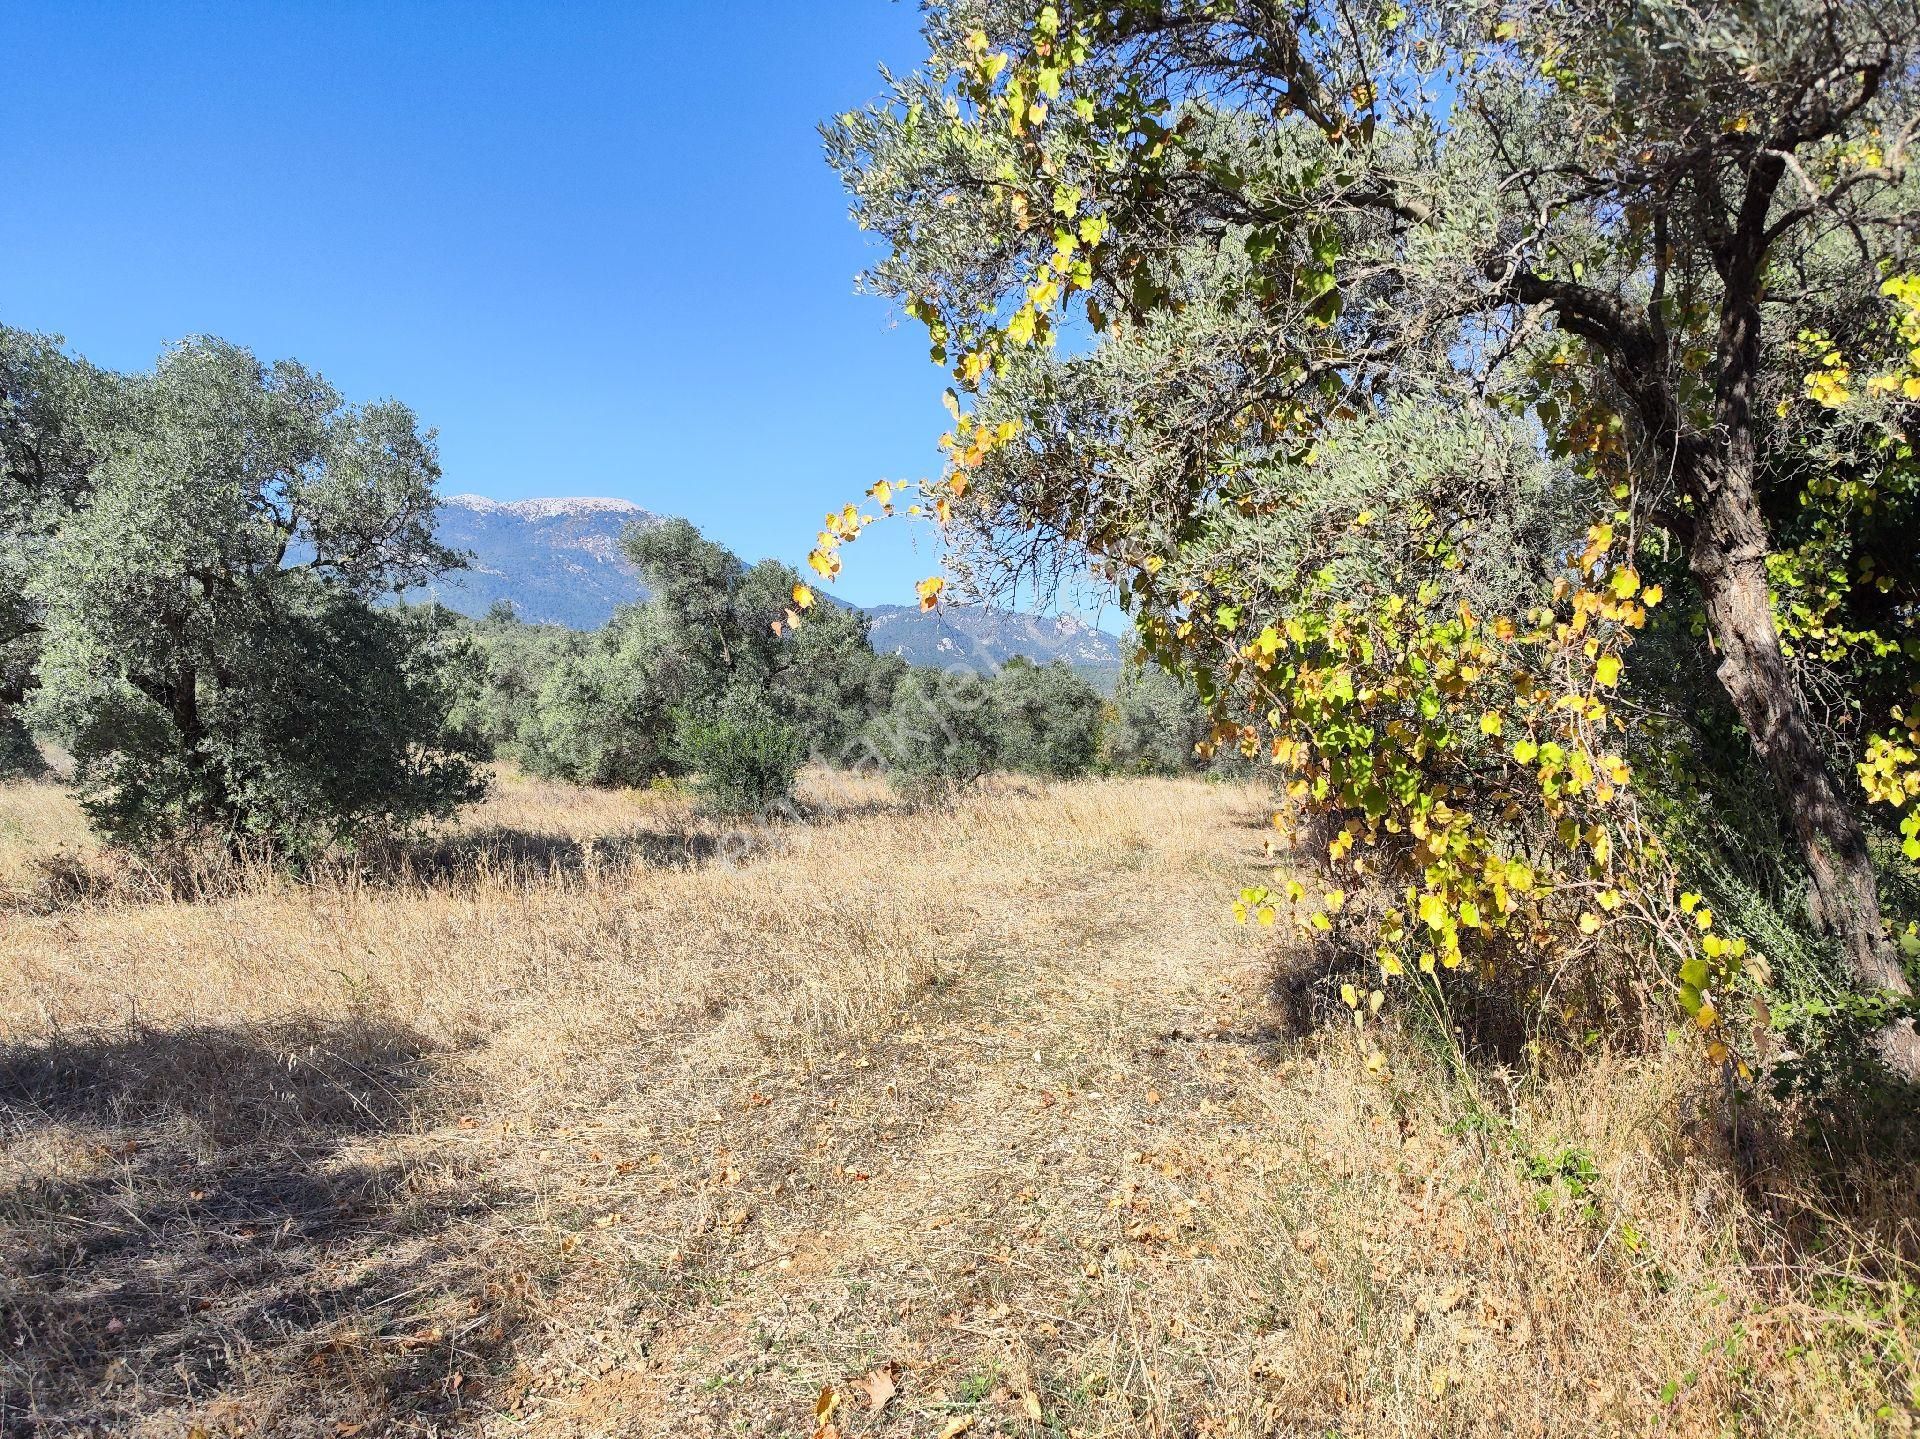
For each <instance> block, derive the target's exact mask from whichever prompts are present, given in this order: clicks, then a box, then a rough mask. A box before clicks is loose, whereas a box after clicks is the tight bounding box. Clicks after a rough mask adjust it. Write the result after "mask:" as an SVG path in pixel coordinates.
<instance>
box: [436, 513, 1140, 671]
mask: <svg viewBox="0 0 1920 1439" xmlns="http://www.w3.org/2000/svg"><path fill="white" fill-rule="evenodd" d="M665 518H666V517H665V516H664V515H659V514H655V513H654V512H653V511H651V510H646V509H642V508H641V507H640V506H639V505H636V504H634V503H633V502H632V501H630V500H617V499H608V498H601V497H595V496H584V495H583V496H571V497H555V498H543V499H527V500H491V499H488V498H487V497H486V496H484V495H448V496H445V497H444V498H443V499H442V500H441V502H440V516H439V524H438V529H437V534H438V538H439V540H440V543H441V544H443V545H446V546H447V547H448V548H450V549H454V550H459V551H461V552H463V553H466V554H469V555H470V556H471V559H470V561H469V567H468V568H467V569H465V570H457V571H455V572H454V573H452V574H450V575H447V576H445V577H443V578H442V579H440V580H438V581H436V582H435V583H434V584H432V585H429V586H426V587H423V588H421V589H419V590H414V591H411V592H409V593H408V595H407V598H408V599H409V600H411V601H415V602H422V601H426V600H438V601H439V602H440V603H441V604H443V605H446V606H447V607H448V608H449V609H454V610H458V611H459V612H460V613H462V614H466V615H473V616H476V617H478V616H480V615H483V614H485V613H486V612H487V611H488V610H489V609H490V608H492V607H493V606H494V605H495V604H497V603H499V602H500V601H502V600H505V601H507V602H508V603H510V604H511V605H512V606H513V610H514V614H515V615H516V616H518V617H519V618H520V619H522V620H524V621H526V622H527V623H529V624H546V625H564V626H566V627H567V628H568V629H576V630H591V629H598V628H599V627H600V626H601V625H603V624H605V623H606V622H607V620H608V618H609V617H610V616H611V615H612V614H613V612H614V610H615V609H617V608H618V607H619V606H621V605H623V604H628V603H631V602H632V601H634V600H641V599H645V598H646V595H647V588H646V586H645V585H644V584H642V583H641V580H640V576H639V574H638V572H636V571H635V569H634V567H633V565H632V564H631V563H630V562H629V561H628V560H627V558H626V556H625V555H624V554H623V553H621V550H620V534H621V532H622V531H623V530H625V529H626V528H627V526H629V525H657V524H660V523H661V522H662V521H663V520H664V519H665ZM866 613H867V614H868V615H870V616H871V617H872V620H873V631H872V636H873V647H874V648H875V649H876V650H878V651H880V652H881V653H882V654H888V653H891V654H897V655H901V656H903V657H904V658H905V659H906V660H907V661H908V662H909V663H912V664H920V665H939V666H954V665H958V666H963V667H965V668H967V669H973V670H980V671H983V672H985V671H992V670H995V669H998V668H999V667H1000V666H1001V665H1002V664H1004V663H1006V661H1008V660H1009V659H1012V658H1013V657H1014V656H1015V655H1025V656H1026V657H1027V658H1028V659H1031V660H1036V661H1038V662H1040V663H1043V664H1044V663H1047V662H1049V661H1052V660H1056V659H1060V660H1065V661H1066V662H1067V663H1068V664H1071V665H1073V666H1074V667H1075V668H1076V669H1078V670H1081V671H1082V672H1083V673H1086V674H1088V675H1089V676H1090V677H1092V678H1095V679H1100V678H1103V677H1105V676H1108V675H1110V674H1113V673H1117V672H1118V670H1119V667H1120V659H1121V655H1120V642H1119V641H1118V640H1117V639H1115V638H1114V637H1113V636H1112V635H1110V634H1107V633H1105V632H1104V631H1102V630H1098V629H1095V628H1094V627H1093V626H1091V625H1088V624H1083V623H1082V622H1080V621H1079V620H1076V619H1073V618H1070V617H1067V616H1044V615H1025V614H1017V613H1014V612H1011V611H1007V610H995V609H987V608H984V607H979V606H966V605H943V606H941V607H940V608H938V609H934V610H927V611H922V610H920V609H919V608H918V607H917V606H913V605H876V606H874V607H873V608H871V609H869V610H867V611H866Z"/></svg>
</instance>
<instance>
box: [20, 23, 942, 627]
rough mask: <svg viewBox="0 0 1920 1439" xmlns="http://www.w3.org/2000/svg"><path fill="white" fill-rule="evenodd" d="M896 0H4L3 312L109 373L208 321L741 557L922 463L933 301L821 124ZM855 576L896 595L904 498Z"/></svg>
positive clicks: (766, 548)
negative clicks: (678, 520)
mask: <svg viewBox="0 0 1920 1439" xmlns="http://www.w3.org/2000/svg"><path fill="white" fill-rule="evenodd" d="M917 31H918V15H917V12H916V10H915V9H914V7H913V6H912V5H911V4H910V3H895V0H830V3H823V4H812V5H808V4H792V3H788V4H776V3H757V0H733V3H727V4H715V5H702V4H689V3H667V0H625V3H613V0H608V3H576V0H567V3H561V0H520V3H513V4H504V3H475V0H460V3H434V0H405V3H394V0H385V3H370V0H359V3H356V0H347V3H341V0H329V3H319V0H313V3H291V0H276V3H251V4H245V5H242V4H198V3H187V0H145V3H131V0H129V3H120V4H94V3H86V0H8V3H7V4H5V5H0V56H4V57H5V58H4V60H3V61H0V67H3V69H0V134H4V135H5V136H6V137H7V152H8V161H9V164H8V174H7V176H6V179H5V193H4V198H0V319H4V320H5V321H7V322H8V323H10V324H14V325H20V326H24V327H27V328H30V329H37V330H48V331H54V332H57V333H59V334H62V335H64V336H66V338H67V340H68V343H69V344H70V345H71V346H72V347H73V348H74V349H75V350H77V351H79V352H80V353H82V354H85V355H86V356H88V357H89V358H91V359H93V360H95V361H96V362H99V363H102V364H107V365H112V366H115V367H118V368H136V367H144V366H146V365H148V364H150V363H151V362H152V360H153V357H154V355H155V354H156V353H157V352H158V351H159V349H160V348H161V346H162V345H163V344H164V343H165V342H166V341H168V340H170V339H176V338H178V337H180V336H182V335H186V334H191V333H196V332H204V333H210V334H218V335H222V336H224V337H226V338H227V339H230V340H233V341H236V342H239V343H241V344H245V345H248V346H250V347H252V348H253V349H254V350H255V351H257V352H258V353H259V354H261V355H262V356H263V357H268V358H272V357H278V356H283V355H292V356H297V357H298V358H299V359H301V360H303V361H305V362H306V363H308V364H310V365H312V366H315V367H316V368H318V369H320V370H321V371H322V372H323V373H325V374H326V375H327V376H328V377H329V378H330V379H332V380H333V381H334V383H335V384H336V385H338V386H339V387H340V388H341V389H342V390H344V391H345V392H346V393H347V394H348V396H349V397H351V398H354V399H372V398H377V397H381V396H386V395H394V396H398V397H399V398H401V399H403V400H405V401H407V402H408V403H409V404H411V405H412V406H413V407H414V408H415V409H416V410H417V411H419V413H420V415H421V416H422V418H423V419H424V420H425V421H426V422H427V423H429V424H432V425H434V426H436V427H437V428H438V429H439V431H440V446H441V458H442V464H443V466H444V469H445V472H446V482H445V483H446V488H447V489H448V490H449V491H459V490H471V491H475V492H478V493H480V494H485V495H490V496H493V497H495V498H498V499H514V498H518V497H522V496H527V495H551V494H594V495H618V496H623V497H626V498H628V499H632V500H634V501H635V502H637V503H639V504H642V505H644V506H646V507H647V508H649V509H654V510H660V511H664V512H667V513H674V514H682V515H686V516H687V517H688V518H690V519H692V520H693V521H695V523H697V524H699V525H700V526H701V527H702V528H703V529H705V530H707V531H708V533H710V534H712V535H714V536H715V537H716V538H719V539H721V540H723V541H724V542H726V543H727V544H729V545H731V546H732V547H733V548H734V549H736V550H737V551H739V552H740V553H741V554H742V555H744V556H745V557H747V558H748V559H750V560H751V559H758V558H760V557H762V556H765V555H777V556H779V557H781V558H784V559H788V560H790V561H798V560H800V559H802V558H803V557H804V555H805V552H806V550H807V547H808V545H809V544H810V543H811V540H812V536H813V533H814V531H815V530H816V529H817V528H818V526H819V521H820V517H821V515H822V514H823V513H824V512H825V510H827V509H828V508H830V507H834V508H837V507H838V506H839V505H840V504H841V503H843V502H845V501H846V500H848V499H851V498H855V497H857V496H858V494H859V492H860V491H861V490H863V489H864V488H865V487H866V486H867V485H868V484H870V483H872V482H873V481H874V480H877V479H881V478H889V479H902V478H915V477H919V476H921V475H925V474H927V473H929V472H932V471H936V470H937V468H938V454H937V452H936V450H935V446H934V441H935V439H936V437H937V436H938V435H939V433H940V431H941V430H942V429H943V428H944V423H945V415H944V413H943V411H942V410H941V408H940V403H939V395H940V390H941V386H942V384H943V382H944V379H943V376H942V375H941V374H940V372H939V371H937V370H936V369H935V368H934V367H933V366H932V365H930V364H929V363H928V362H927V358H926V342H925V339H924V333H923V332H922V331H921V330H920V328H919V326H918V325H917V324H914V323H913V322H911V321H906V320H904V318H902V317H898V316H896V315H895V314H894V313H893V312H892V311H891V308H890V307H889V306H888V305H887V304H886V303H884V302H883V301H880V300H877V299H873V298H870V297H860V296H855V295H854V294H853V277H854V275H855V273H856V272H857V271H858V270H859V269H860V268H861V267H862V266H863V264H865V263H866V262H867V260H868V259H869V258H870V257H871V256H872V255H873V253H874V251H873V250H872V249H871V248H870V244H871V241H870V240H869V238H868V237H867V236H865V235H863V234H862V233H861V232H860V231H859V230H858V229H856V228H855V227H854V225H853V224H852V222H851V221H849V220H848V219H847V217H846V202H845V199H844V197H843V195H842V193H841V191H840V189H839V186H838V183H837V182H836V180H835V179H834V176H833V175H832V173H831V172H830V171H829V170H828V169H827V167H826V165H825V164H824V162H823V161H822V160H821V158H820V143H819V137H818V136H817V134H816V133H815V130H814V126H815V125H816V124H817V123H818V122H819V121H820V120H821V119H823V118H825V117H827V116H829V115H832V114H835V113H837V112H839V111H841V110H844V109H846V108H848V107H850V106H852V105H854V104H857V103H859V102H862V101H865V100H867V99H869V98H871V97H872V96H873V95H874V94H876V93H877V92H878V90H879V83H880V82H879V79H878V75H877V67H878V66H879V65H880V64H881V63H882V62H885V63H888V64H891V65H893V66H895V67H896V68H902V69H904V68H909V67H911V66H912V64H913V63H914V62H915V61H916V60H917V59H918V58H919V56H920V54H921V49H920V44H919V40H918V33H917ZM847 562H848V563H847V572H846V573H845V574H844V575H843V577H842V579H841V581H840V583H839V585H838V586H837V587H836V592H837V593H839V594H841V595H843V596H845V597H846V598H848V599H851V600H854V601H856V602H859V603H879V602H885V601H900V600H905V599H909V598H911V587H912V582H913V581H914V580H915V579H918V578H920V577H921V576H923V575H926V574H929V573H932V572H933V571H934V569H935V568H937V562H936V551H935V548H934V546H933V545H932V544H931V540H930V536H928V535H927V534H926V532H924V531H921V532H919V534H918V537H917V540H916V539H915V536H914V534H913V532H912V531H910V530H909V529H908V527H907V526H906V525H905V524H904V523H901V522H896V523H895V524H894V525H890V526H883V527H881V528H880V530H878V531H870V532H869V534H868V536H867V537H864V538H862V540H861V541H860V543H859V544H858V545H857V546H855V547H854V548H853V549H852V550H850V551H848V552H847Z"/></svg>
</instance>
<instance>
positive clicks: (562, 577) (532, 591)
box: [407, 495, 662, 630]
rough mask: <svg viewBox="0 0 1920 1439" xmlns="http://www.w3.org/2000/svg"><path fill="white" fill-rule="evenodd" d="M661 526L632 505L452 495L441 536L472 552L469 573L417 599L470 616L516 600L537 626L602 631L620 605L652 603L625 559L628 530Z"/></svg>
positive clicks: (443, 510) (443, 505) (443, 511)
mask: <svg viewBox="0 0 1920 1439" xmlns="http://www.w3.org/2000/svg"><path fill="white" fill-rule="evenodd" d="M661 518H662V517H661V516H659V515H656V514H654V513H653V512H652V511H650V510H643V509H641V508H640V506H638V505H636V504H633V503H631V502H630V501H627V500H609V499H590V498H575V499H551V500H511V501H507V502H505V503H503V502H501V501H499V500H489V499H487V498H485V497H484V496H482V495H449V496H447V497H446V498H445V499H443V500H441V502H440V524H439V532H438V538H439V540H440V543H441V544H443V545H446V546H447V547H448V548H450V549H455V550H460V551H462V552H465V553H469V554H471V555H472V560H471V561H470V565H469V568H467V569H465V570H456V571H455V572H454V573H452V574H450V575H448V576H446V577H445V578H443V579H441V580H440V581H438V582H437V583H436V584H434V585H432V586H430V587H428V588H426V589H421V590H416V591H414V592H412V593H410V594H409V595H408V596H407V598H408V599H409V600H412V601H421V600H428V599H438V600H439V601H440V603H441V604H443V605H446V606H447V607H448V608H449V609H455V610H458V611H460V612H461V613H462V614H467V615H483V614H485V613H486V612H487V610H488V609H489V608H490V607H491V606H492V605H494V604H495V603H497V602H498V601H500V600H507V601H509V602H511V603H512V605H513V609H514V613H515V614H516V615H517V616H519V618H521V619H522V620H525V621H526V622H527V623H528V624H541V625H565V626H567V627H568V628H569V629H576V630H591V629H598V628H599V627H600V626H601V625H603V624H605V623H606V622H607V617H608V616H609V615H611V614H612V613H613V611H614V609H615V607H616V606H619V605H623V604H626V603H627V602H628V601H630V600H637V599H644V598H645V597H646V586H644V585H643V584H641V583H640V576H639V574H638V573H637V572H636V571H635V570H634V568H633V566H632V565H631V564H630V563H628V561H627V558H626V556H625V555H623V554H621V553H620V532H621V531H622V530H624V529H626V528H627V526H628V525H657V524H659V523H660V521H661Z"/></svg>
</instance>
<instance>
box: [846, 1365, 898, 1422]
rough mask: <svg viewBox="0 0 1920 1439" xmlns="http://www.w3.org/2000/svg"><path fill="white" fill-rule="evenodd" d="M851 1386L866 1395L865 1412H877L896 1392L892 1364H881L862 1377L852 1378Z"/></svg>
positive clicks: (884, 1406) (896, 1387) (885, 1405)
mask: <svg viewBox="0 0 1920 1439" xmlns="http://www.w3.org/2000/svg"><path fill="white" fill-rule="evenodd" d="M853 1388H855V1389H857V1390H859V1391H860V1392H861V1393H862V1394H865V1395H866V1396H867V1412H868V1413H870V1414H878V1413H879V1412H880V1411H881V1410H882V1409H884V1408H886V1407H887V1404H888V1402H889V1401H890V1400H892V1398H893V1396H894V1395H895V1394H896V1393H897V1392H898V1386H896V1385H895V1384H894V1382H893V1366H892V1365H891V1364H882V1365H881V1366H880V1367H879V1368H878V1369H876V1370H874V1371H873V1372H872V1373H871V1374H869V1375H867V1376H866V1377H865V1378H864V1379H856V1380H854V1381H853Z"/></svg>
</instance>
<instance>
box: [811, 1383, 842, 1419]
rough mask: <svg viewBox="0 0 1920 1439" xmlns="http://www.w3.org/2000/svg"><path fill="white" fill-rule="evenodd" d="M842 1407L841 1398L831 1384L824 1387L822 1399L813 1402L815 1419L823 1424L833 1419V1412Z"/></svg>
mask: <svg viewBox="0 0 1920 1439" xmlns="http://www.w3.org/2000/svg"><path fill="white" fill-rule="evenodd" d="M839 1407H840V1396H839V1395H838V1394H837V1393H835V1392H834V1388H833V1386H832V1385H831V1384H826V1385H822V1386H821V1389H820V1397H819V1398H818V1399H816V1400H814V1401H813V1417H814V1418H816V1419H818V1420H820V1421H821V1422H822V1423H824V1422H825V1421H827V1420H828V1419H831V1418H832V1417H833V1411H834V1410H836V1409H838V1408H839Z"/></svg>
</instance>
